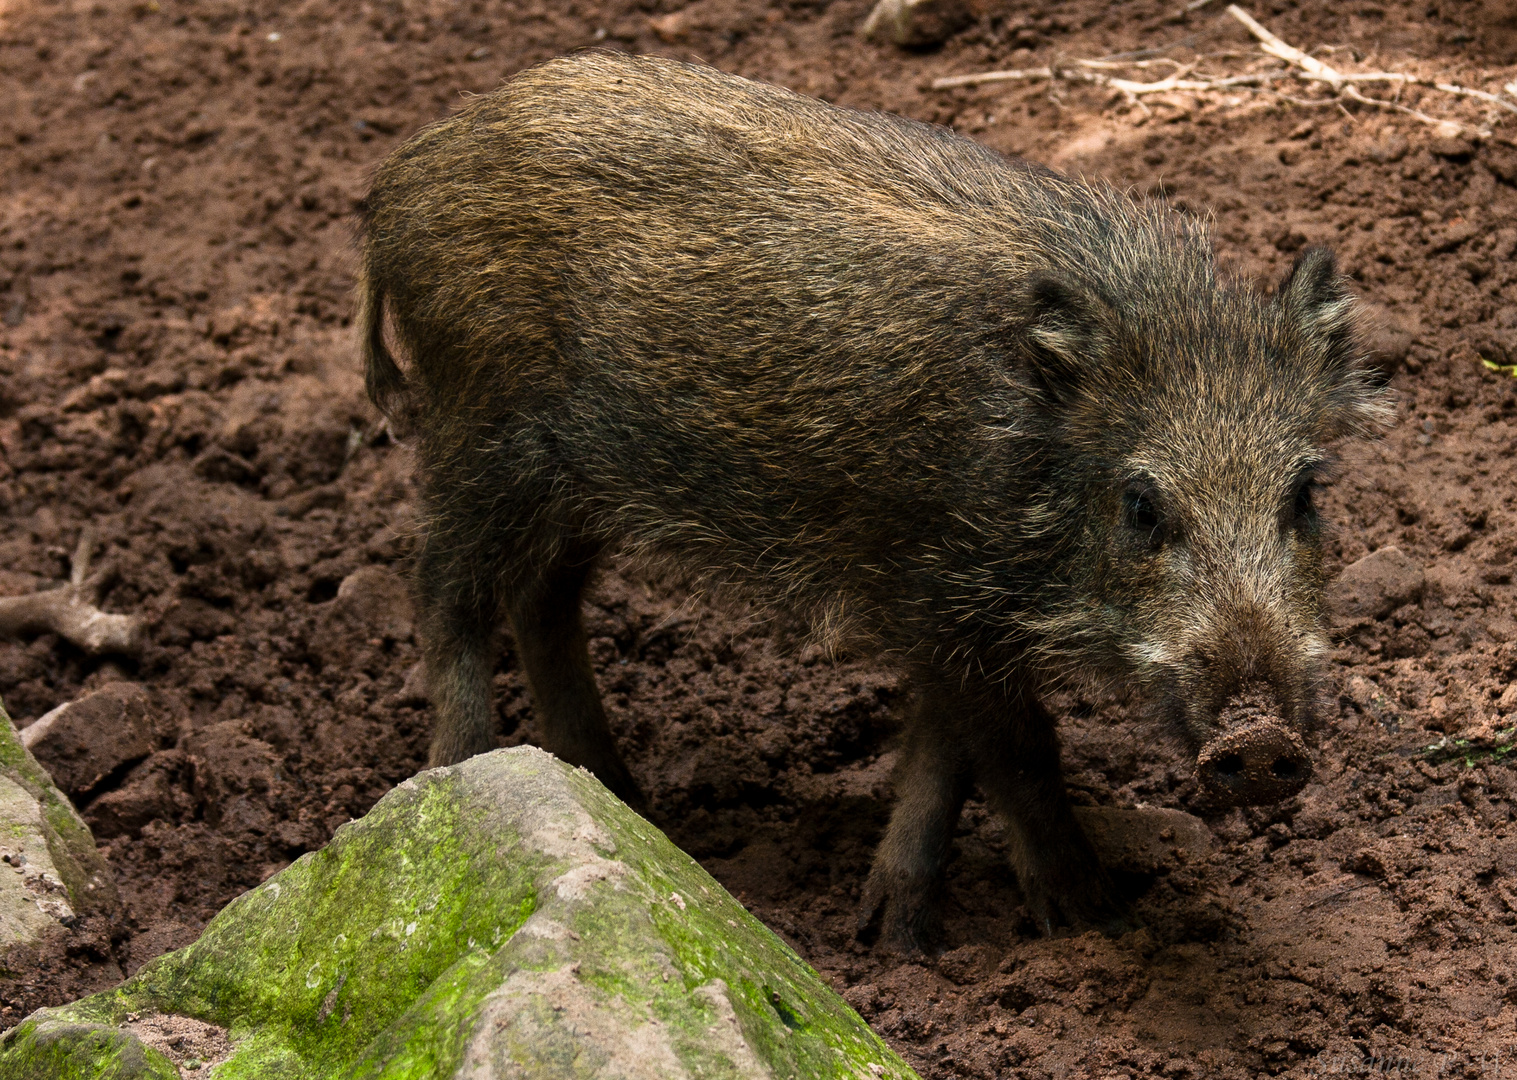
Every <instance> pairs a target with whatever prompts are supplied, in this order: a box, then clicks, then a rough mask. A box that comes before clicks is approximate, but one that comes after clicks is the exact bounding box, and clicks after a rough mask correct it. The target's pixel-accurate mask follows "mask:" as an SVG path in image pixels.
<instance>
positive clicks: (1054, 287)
mask: <svg viewBox="0 0 1517 1080" xmlns="http://www.w3.org/2000/svg"><path fill="white" fill-rule="evenodd" d="M1020 304H1021V315H1022V335H1023V340H1024V341H1025V342H1026V345H1027V356H1028V361H1029V366H1030V367H1031V369H1032V373H1033V376H1034V377H1035V378H1036V379H1037V382H1038V385H1039V386H1040V387H1041V388H1042V389H1043V390H1044V391H1046V392H1047V393H1048V395H1049V396H1050V397H1051V398H1052V399H1053V400H1055V401H1060V402H1063V401H1068V400H1070V399H1071V398H1072V397H1073V396H1074V395H1075V393H1076V392H1077V391H1078V390H1079V388H1080V385H1081V383H1083V382H1084V381H1085V380H1086V379H1087V378H1089V375H1090V373H1091V371H1092V370H1093V369H1094V368H1095V367H1096V366H1097V365H1099V364H1101V363H1103V362H1104V360H1105V359H1106V357H1107V356H1108V354H1109V353H1110V351H1111V333H1110V330H1109V326H1110V322H1109V312H1108V311H1107V308H1106V305H1105V304H1104V303H1102V301H1101V300H1100V298H1098V297H1097V296H1095V295H1094V294H1092V293H1091V292H1089V291H1088V290H1086V289H1084V288H1082V287H1081V286H1079V285H1078V284H1076V283H1074V282H1072V281H1070V280H1069V279H1067V278H1065V277H1063V276H1061V275H1059V274H1056V273H1053V272H1052V271H1047V270H1043V271H1039V272H1038V273H1036V274H1033V275H1032V276H1031V277H1030V278H1028V280H1027V282H1026V284H1025V285H1024V286H1023V288H1022V294H1021V297H1020Z"/></svg>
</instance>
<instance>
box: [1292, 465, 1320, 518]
mask: <svg viewBox="0 0 1517 1080" xmlns="http://www.w3.org/2000/svg"><path fill="white" fill-rule="evenodd" d="M1321 486H1322V485H1321V484H1319V483H1317V481H1316V479H1315V478H1313V477H1310V476H1308V477H1305V478H1304V479H1302V480H1300V481H1298V482H1297V484H1296V494H1295V500H1294V501H1295V506H1294V509H1293V512H1294V514H1295V519H1296V520H1295V524H1296V527H1297V528H1310V527H1311V526H1312V525H1315V524H1316V522H1317V504H1316V501H1315V498H1314V496H1315V493H1316V490H1317V489H1318V488H1319V487H1321Z"/></svg>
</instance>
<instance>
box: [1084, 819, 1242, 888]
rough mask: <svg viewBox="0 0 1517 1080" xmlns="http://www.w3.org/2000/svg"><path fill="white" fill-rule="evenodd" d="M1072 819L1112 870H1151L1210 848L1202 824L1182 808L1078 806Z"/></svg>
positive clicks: (1204, 824)
mask: <svg viewBox="0 0 1517 1080" xmlns="http://www.w3.org/2000/svg"><path fill="white" fill-rule="evenodd" d="M1075 820H1076V821H1078V822H1079V823H1080V827H1081V828H1082V829H1084V830H1085V835H1086V836H1087V837H1088V838H1089V839H1090V843H1091V845H1092V846H1093V847H1094V848H1095V849H1096V856H1097V857H1098V858H1099V859H1100V860H1101V865H1102V866H1105V867H1107V868H1108V869H1110V870H1122V871H1126V872H1128V873H1137V874H1151V873H1154V872H1155V871H1157V870H1160V869H1163V868H1166V867H1169V868H1173V867H1175V866H1176V865H1177V864H1179V863H1181V862H1184V861H1186V860H1187V859H1189V858H1191V857H1192V855H1193V853H1200V852H1207V851H1210V850H1211V848H1212V834H1211V829H1209V828H1207V826H1206V822H1204V821H1202V820H1201V819H1200V818H1198V817H1193V816H1192V815H1190V814H1187V813H1185V812H1184V811H1181V810H1169V809H1166V808H1163V807H1157V806H1144V807H1138V808H1137V809H1132V810H1128V809H1120V808H1118V807H1114V806H1077V807H1075ZM1181 852H1184V854H1183V855H1182V854H1181Z"/></svg>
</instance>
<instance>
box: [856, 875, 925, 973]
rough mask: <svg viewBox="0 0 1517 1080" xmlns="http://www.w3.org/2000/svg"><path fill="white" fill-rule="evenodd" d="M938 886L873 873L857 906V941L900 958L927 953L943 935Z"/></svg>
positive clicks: (865, 884) (921, 880) (912, 877)
mask: <svg viewBox="0 0 1517 1080" xmlns="http://www.w3.org/2000/svg"><path fill="white" fill-rule="evenodd" d="M939 885H940V883H939V881H938V880H937V879H936V878H919V877H916V876H914V875H907V874H900V873H892V872H890V871H888V870H887V871H882V870H880V869H879V868H876V869H874V870H872V871H871V872H870V874H869V879H868V880H867V881H865V882H864V896H863V900H862V902H861V903H860V904H859V916H858V926H857V936H858V938H859V940H861V941H865V942H868V941H870V939H871V938H873V940H874V943H875V944H877V945H878V946H879V947H880V948H881V949H883V950H884V951H886V952H890V953H895V954H897V955H899V956H921V955H922V954H923V953H926V952H928V951H930V950H931V949H932V947H933V946H934V945H935V944H936V943H937V940H938V937H939V935H940V934H941V933H942V924H941V922H940V921H939V918H938V905H937V899H938V893H939V892H940V888H939Z"/></svg>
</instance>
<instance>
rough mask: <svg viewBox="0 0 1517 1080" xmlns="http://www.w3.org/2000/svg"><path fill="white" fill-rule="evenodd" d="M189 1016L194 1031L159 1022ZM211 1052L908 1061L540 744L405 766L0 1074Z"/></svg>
mask: <svg viewBox="0 0 1517 1080" xmlns="http://www.w3.org/2000/svg"><path fill="white" fill-rule="evenodd" d="M187 1021H194V1022H196V1023H197V1024H198V1025H199V1026H198V1027H196V1028H195V1031H196V1032H197V1035H196V1038H195V1040H185V1039H179V1040H175V1039H162V1038H158V1037H156V1036H154V1035H153V1034H152V1033H153V1032H155V1031H162V1030H167V1029H171V1028H173V1027H174V1025H175V1024H179V1025H180V1026H183V1024H184V1023H185V1022H187ZM218 1040H219V1041H218ZM187 1046H189V1047H195V1048H198V1049H193V1050H191V1051H187V1050H185V1049H184V1048H185V1047H187ZM217 1047H220V1048H219V1049H216V1048H217ZM189 1053H194V1054H195V1055H197V1056H196V1057H195V1058H194V1059H193V1060H190V1059H189V1058H187V1057H186V1055H187V1054H189ZM205 1055H210V1056H205ZM212 1064H215V1065H217V1070H216V1072H215V1074H214V1075H216V1076H217V1077H218V1078H220V1080H228V1078H231V1077H270V1076H279V1077H287V1078H290V1080H297V1078H301V1077H309V1078H312V1080H315V1078H318V1077H320V1078H323V1080H325V1078H329V1077H355V1078H356V1077H374V1078H378V1077H394V1078H400V1077H408V1078H409V1077H459V1078H463V1077H468V1078H470V1080H495V1078H500V1080H505V1078H507V1077H511V1078H516V1077H522V1078H527V1077H532V1078H552V1077H585V1078H589V1077H605V1078H612V1077H616V1078H626V1080H637V1078H647V1080H678V1078H681V1077H730V1078H746V1077H764V1078H775V1080H786V1078H789V1077H798V1078H800V1077H804V1078H806V1080H820V1078H827V1077H836V1078H839V1080H842V1078H847V1080H873V1078H875V1077H899V1078H906V1077H911V1076H913V1075H914V1074H913V1073H912V1072H911V1070H910V1069H909V1068H908V1067H907V1066H906V1065H905V1064H904V1063H903V1062H902V1061H901V1060H900V1059H899V1058H898V1057H897V1056H896V1055H895V1054H893V1053H892V1052H891V1051H890V1050H889V1049H888V1048H887V1047H886V1046H885V1045H884V1044H883V1043H882V1042H881V1041H880V1039H879V1038H878V1037H877V1036H876V1035H875V1034H874V1033H873V1032H872V1031H870V1030H869V1028H868V1027H867V1026H866V1025H865V1024H864V1022H863V1021H862V1020H860V1019H859V1017H858V1016H857V1015H856V1014H855V1013H854V1012H853V1010H852V1009H850V1008H849V1007H848V1006H847V1005H846V1004H845V1003H844V1002H843V1000H842V999H841V998H839V997H838V996H837V995H836V994H835V993H833V992H832V990H831V989H829V988H828V987H827V986H826V984H824V983H823V982H822V981H821V979H820V978H819V977H818V976H817V974H816V973H815V972H814V971H812V970H811V969H810V968H809V967H808V966H807V965H806V964H805V963H804V962H803V961H802V960H801V959H800V957H798V956H797V955H796V954H795V953H794V952H793V951H792V950H791V949H790V948H789V947H787V946H786V945H785V944H784V943H783V942H782V941H780V940H779V938H777V937H776V936H775V935H774V934H773V933H771V932H770V931H769V930H768V929H766V928H765V927H764V926H763V925H762V924H761V923H759V922H758V921H757V920H756V919H754V918H753V917H752V916H751V915H749V914H748V913H747V912H746V911H744V910H743V908H742V907H741V906H740V905H739V904H738V903H737V902H736V901H735V900H733V899H732V897H731V896H729V895H728V894H727V893H726V891H725V890H723V889H722V887H721V886H720V885H718V884H717V883H716V881H714V880H713V879H712V878H711V877H710V876H709V875H708V874H706V872H705V871H704V870H702V869H701V868H700V867H699V866H698V865H696V863H695V862H694V861H693V860H692V859H690V857H689V856H687V855H685V854H684V853H683V852H681V851H679V850H678V849H677V848H675V847H674V845H673V844H671V843H670V842H669V841H668V839H666V838H665V837H664V836H663V835H662V834H661V833H660V832H658V830H656V829H654V828H653V827H652V826H651V825H649V824H648V823H647V822H646V821H644V820H643V819H642V818H640V817H638V816H637V815H636V814H634V813H633V812H632V811H631V810H630V809H628V808H627V807H626V806H625V805H623V804H622V803H621V802H619V801H618V800H617V799H616V798H615V797H614V796H612V795H611V794H610V793H609V792H608V791H607V790H606V789H605V788H604V787H602V786H601V784H600V783H599V782H598V781H596V780H595V778H594V777H592V776H591V775H590V774H589V773H587V772H585V771H583V770H580V769H574V768H571V767H569V766H567V765H565V764H563V763H562V762H560V761H558V760H557V759H555V758H553V757H551V756H549V755H548V754H545V753H543V752H542V751H540V750H536V749H533V748H530V747H520V748H517V749H514V750H500V751H496V752H494V753H491V754H484V755H481V756H480V757H477V758H474V759H472V760H471V761H468V762H465V763H463V764H461V765H456V766H452V767H450V768H445V769H434V770H432V771H430V772H425V773H422V774H421V775H419V776H417V777H415V778H413V779H411V780H407V781H406V782H405V783H403V784H401V785H400V786H399V787H397V788H396V789H394V790H393V791H391V792H390V793H389V794H388V795H386V796H385V797H384V798H383V799H381V800H380V801H379V803H378V804H377V805H376V806H375V807H374V809H373V810H372V811H370V812H369V814H368V815H367V816H366V817H364V818H363V819H361V820H359V821H355V822H350V823H349V824H347V825H344V826H343V827H342V828H341V829H339V830H338V831H337V835H336V836H334V837H333V839H332V842H331V843H330V844H328V845H327V847H325V848H323V849H322V850H321V851H318V852H313V853H311V854H309V855H305V856H303V857H302V858H300V859H299V860H297V861H296V862H295V863H294V864H293V865H291V866H290V867H288V868H286V869H285V870H284V871H282V872H281V873H280V874H278V875H276V876H275V877H273V878H271V879H269V881H267V882H265V883H264V884H263V885H260V886H259V887H257V888H255V889H253V890H251V891H250V892H247V893H245V894H244V895H242V896H241V897H239V898H237V899H236V900H234V901H232V903H231V904H229V905H227V907H226V908H225V909H224V910H223V911H222V912H221V913H220V914H219V915H217V917H216V918H215V919H214V920H212V922H211V924H210V925H209V926H207V927H206V930H205V932H204V934H202V935H201V937H200V940H199V941H197V942H196V943H195V944H193V945H191V946H189V947H188V948H186V949H182V950H180V951H179V952H176V953H170V954H169V955H167V956H164V957H160V958H159V959H158V960H155V961H153V962H152V963H151V964H148V965H146V966H145V967H143V968H142V970H141V971H139V972H138V974H137V975H136V976H134V977H133V978H132V979H130V980H128V981H127V982H126V983H124V984H122V985H121V986H120V987H118V988H117V989H115V990H112V991H108V992H106V993H104V994H97V995H95V996H93V997H89V998H85V999H83V1000H82V1001H79V1002H76V1003H74V1004H73V1005H69V1006H65V1007H63V1008H60V1009H44V1010H40V1011H39V1012H37V1013H34V1014H33V1015H32V1016H30V1017H29V1018H27V1020H25V1021H24V1022H23V1023H22V1024H20V1025H19V1026H18V1027H16V1028H14V1029H12V1031H11V1032H10V1033H8V1034H7V1035H6V1037H5V1040H4V1042H3V1045H0V1075H3V1076H6V1077H18V1078H30V1077H36V1078H39V1080H40V1078H41V1077H48V1078H52V1077H55V1076H68V1077H76V1076H77V1077H81V1078H84V1077H103V1076H106V1075H109V1076H112V1077H120V1078H123V1080H125V1078H127V1077H148V1076H152V1077H159V1076H162V1077H172V1076H176V1075H179V1074H178V1072H177V1071H176V1070H177V1068H178V1067H179V1066H184V1067H186V1068H194V1067H198V1066H199V1065H212Z"/></svg>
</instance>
